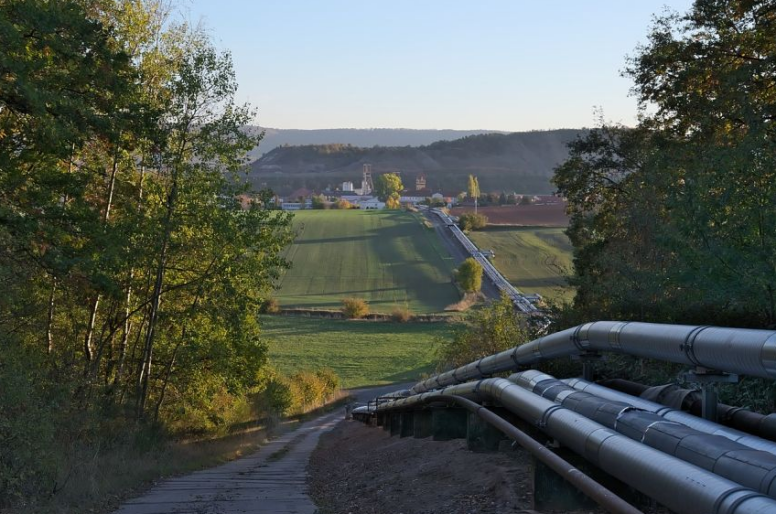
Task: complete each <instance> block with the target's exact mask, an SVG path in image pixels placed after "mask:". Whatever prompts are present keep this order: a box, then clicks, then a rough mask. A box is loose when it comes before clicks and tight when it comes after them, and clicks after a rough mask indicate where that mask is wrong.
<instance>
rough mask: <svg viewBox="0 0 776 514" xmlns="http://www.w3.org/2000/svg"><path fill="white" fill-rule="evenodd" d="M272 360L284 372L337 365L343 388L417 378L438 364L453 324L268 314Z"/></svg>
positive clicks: (266, 332)
mask: <svg viewBox="0 0 776 514" xmlns="http://www.w3.org/2000/svg"><path fill="white" fill-rule="evenodd" d="M261 323H262V332H263V334H264V337H265V338H266V339H267V340H268V341H269V355H270V359H271V360H272V363H273V364H274V365H275V366H276V367H277V368H278V369H279V370H280V371H282V372H284V373H288V374H290V373H293V372H295V371H299V370H302V369H309V370H315V369H320V368H321V367H329V368H332V369H333V370H334V371H336V372H337V374H338V375H339V376H340V378H342V381H343V387H360V386H365V385H378V384H390V383H394V382H408V381H409V382H411V381H415V380H417V379H418V377H419V376H420V374H421V373H425V372H429V371H431V370H432V368H433V364H432V363H433V356H434V349H433V341H434V338H435V337H437V336H439V337H448V336H450V334H451V333H452V331H453V330H454V328H455V325H453V324H450V323H382V322H371V321H347V320H327V319H317V318H305V317H301V316H262V317H261Z"/></svg>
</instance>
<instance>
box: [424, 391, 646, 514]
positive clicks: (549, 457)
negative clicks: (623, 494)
mask: <svg viewBox="0 0 776 514" xmlns="http://www.w3.org/2000/svg"><path fill="white" fill-rule="evenodd" d="M440 400H444V401H449V402H454V403H456V404H457V405H459V406H461V407H463V408H465V409H466V410H468V411H469V412H472V413H474V414H477V415H478V416H479V417H480V418H482V419H484V420H485V421H486V422H487V423H489V424H491V425H492V426H494V427H496V428H497V429H498V430H500V431H501V432H503V433H504V434H506V436H507V437H509V438H510V439H512V440H514V441H515V442H517V444H519V445H520V446H522V447H523V448H525V449H526V450H527V451H528V452H530V453H531V455H533V456H534V457H536V458H537V459H539V460H540V461H541V462H543V463H544V464H546V465H547V467H549V468H550V469H552V470H553V471H554V472H556V473H557V474H558V475H560V476H561V477H562V478H563V479H564V480H566V481H567V482H568V483H570V484H571V485H573V486H574V487H576V488H577V489H579V490H580V491H582V493H583V494H585V495H586V496H587V497H588V498H590V499H591V500H593V501H594V502H596V503H597V504H598V505H600V506H601V507H603V508H604V509H606V510H608V511H609V512H613V513H616V514H643V512H642V511H640V510H639V509H637V508H636V507H634V506H633V505H631V504H629V503H628V502H626V501H625V500H623V499H622V498H620V497H619V496H617V495H616V494H614V493H613V492H611V491H610V490H609V489H607V488H606V487H604V486H602V485H601V484H599V483H598V482H596V481H595V480H593V479H592V478H590V477H589V476H587V475H585V474H584V473H582V472H581V471H580V470H579V469H577V468H575V467H574V466H573V465H571V464H570V463H569V462H567V461H565V460H563V459H562V458H561V457H559V456H557V455H556V454H554V453H553V452H552V451H551V450H549V449H547V448H546V447H545V446H543V445H542V444H541V443H539V442H537V441H536V440H534V439H532V438H531V437H530V436H529V435H527V434H526V433H525V432H523V431H522V430H520V429H518V428H517V427H516V426H514V425H512V424H510V423H509V422H508V421H507V420H505V419H504V418H502V417H500V416H499V415H498V414H496V413H494V412H493V411H490V410H488V409H486V408H485V407H483V406H482V405H479V404H477V403H475V402H473V401H471V400H469V399H467V398H464V397H463V396H455V395H444V394H441V395H435V396H434V397H432V398H427V399H426V402H425V403H431V402H437V401H440Z"/></svg>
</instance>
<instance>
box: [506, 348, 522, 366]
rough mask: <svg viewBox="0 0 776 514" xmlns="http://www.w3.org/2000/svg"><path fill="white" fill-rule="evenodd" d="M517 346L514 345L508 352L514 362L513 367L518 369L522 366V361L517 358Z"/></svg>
mask: <svg viewBox="0 0 776 514" xmlns="http://www.w3.org/2000/svg"><path fill="white" fill-rule="evenodd" d="M517 348H519V347H516V348H515V349H514V350H512V353H510V354H509V357H510V358H511V359H512V362H514V363H515V368H517V369H519V368H520V367H521V366H522V363H521V362H520V361H519V360H518V358H517Z"/></svg>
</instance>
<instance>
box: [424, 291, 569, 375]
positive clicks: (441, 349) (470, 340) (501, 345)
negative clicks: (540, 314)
mask: <svg viewBox="0 0 776 514" xmlns="http://www.w3.org/2000/svg"><path fill="white" fill-rule="evenodd" d="M535 335H536V334H534V333H533V332H532V331H531V328H530V327H529V325H528V323H527V322H526V319H525V318H524V317H523V316H521V315H519V314H517V313H516V312H515V307H514V305H513V304H512V300H511V299H510V298H509V297H508V296H507V295H506V294H502V295H501V299H500V300H499V301H497V302H493V303H492V304H491V305H489V306H488V307H485V308H482V309H477V310H474V311H471V312H469V313H468V314H467V315H466V319H465V324H464V328H461V329H458V330H456V332H455V334H454V336H453V337H452V339H449V340H443V339H438V340H437V347H436V354H437V370H438V371H440V372H441V371H446V370H448V369H452V368H456V367H458V366H463V365H465V364H468V363H470V362H474V361H476V360H477V359H481V358H482V357H486V356H488V355H493V354H494V353H498V352H502V351H504V350H507V349H509V348H513V347H515V346H518V345H521V344H523V343H526V342H528V341H530V340H532V339H533V338H534V337H535ZM553 362H555V361H553ZM543 366H544V365H543Z"/></svg>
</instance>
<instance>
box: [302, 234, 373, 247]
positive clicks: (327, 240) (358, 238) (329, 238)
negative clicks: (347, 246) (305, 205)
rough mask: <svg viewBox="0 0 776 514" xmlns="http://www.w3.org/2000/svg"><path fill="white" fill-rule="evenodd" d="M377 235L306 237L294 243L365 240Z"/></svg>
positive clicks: (307, 243)
mask: <svg viewBox="0 0 776 514" xmlns="http://www.w3.org/2000/svg"><path fill="white" fill-rule="evenodd" d="M373 237H376V235H366V236H345V237H322V238H320V239H305V240H302V241H294V244H298V245H309V244H323V243H344V242H345V241H363V240H365V239H371V238H373Z"/></svg>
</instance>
